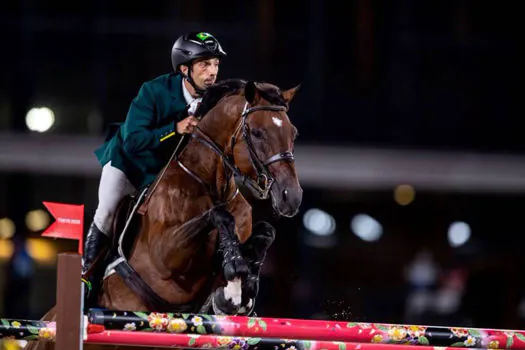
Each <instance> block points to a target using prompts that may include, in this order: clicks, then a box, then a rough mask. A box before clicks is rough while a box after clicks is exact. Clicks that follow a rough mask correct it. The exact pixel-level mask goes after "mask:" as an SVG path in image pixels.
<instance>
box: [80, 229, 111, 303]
mask: <svg viewBox="0 0 525 350" xmlns="http://www.w3.org/2000/svg"><path fill="white" fill-rule="evenodd" d="M109 244H110V239H109V237H108V236H106V235H105V234H104V233H103V232H102V231H100V230H99V229H98V227H97V226H96V225H95V223H94V222H92V223H91V226H90V227H89V231H88V233H87V235H86V241H85V242H84V255H83V256H82V276H84V282H85V283H86V286H85V288H84V309H85V310H87V309H88V308H90V307H96V306H97V302H98V293H99V292H100V285H101V282H102V277H103V276H102V272H103V267H104V266H103V264H101V263H100V262H101V260H104V259H103V258H102V257H100V258H98V260H97V257H98V256H99V255H100V253H101V252H102V250H103V249H104V248H109ZM95 260H96V261H95ZM93 264H94V265H93ZM88 272H89V275H86V274H87V273H88Z"/></svg>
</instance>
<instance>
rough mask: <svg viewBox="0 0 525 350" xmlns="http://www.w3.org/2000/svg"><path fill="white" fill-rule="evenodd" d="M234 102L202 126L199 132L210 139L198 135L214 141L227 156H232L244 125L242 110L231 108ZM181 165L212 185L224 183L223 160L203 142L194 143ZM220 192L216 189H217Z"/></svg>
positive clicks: (221, 106)
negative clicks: (235, 138) (240, 126)
mask: <svg viewBox="0 0 525 350" xmlns="http://www.w3.org/2000/svg"><path fill="white" fill-rule="evenodd" d="M230 101H231V99H228V100H227V101H225V102H223V103H221V104H219V105H218V106H216V107H215V108H213V109H212V110H210V111H209V112H208V113H207V114H206V116H204V117H203V119H202V120H201V121H200V122H199V128H200V129H201V130H202V132H203V133H204V134H205V135H206V136H203V135H202V134H200V132H199V131H196V133H197V136H198V137H199V138H202V139H204V140H208V138H209V139H210V140H212V141H213V142H214V143H215V144H216V145H217V146H218V147H219V148H220V149H221V150H222V151H223V152H224V154H231V152H232V149H231V139H232V136H233V134H234V132H235V131H236V128H237V126H238V124H239V122H240V120H239V119H240V115H241V108H242V107H240V106H238V105H237V104H235V105H231V104H230V103H229V102H230ZM179 159H180V160H181V162H182V163H183V164H184V166H186V167H187V168H188V169H190V170H191V171H192V172H194V173H195V174H197V175H198V176H199V178H201V180H203V181H204V182H205V183H207V184H209V185H214V186H218V185H219V182H220V181H222V180H224V178H223V176H222V175H223V173H224V162H223V159H222V158H221V157H220V156H219V155H218V154H217V153H216V152H215V151H214V150H212V149H211V148H210V147H209V146H207V145H206V144H204V143H203V142H201V141H197V140H192V142H191V143H190V144H188V146H187V147H186V149H185V150H184V152H183V154H181V156H180V157H179ZM215 188H216V187H215Z"/></svg>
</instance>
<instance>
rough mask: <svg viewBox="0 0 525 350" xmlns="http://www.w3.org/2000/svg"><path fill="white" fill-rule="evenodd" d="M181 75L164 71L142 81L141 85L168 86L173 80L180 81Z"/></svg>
mask: <svg viewBox="0 0 525 350" xmlns="http://www.w3.org/2000/svg"><path fill="white" fill-rule="evenodd" d="M181 81H182V76H181V75H180V74H179V73H166V74H162V75H159V76H157V77H155V78H152V79H150V80H147V81H146V82H144V84H143V85H147V86H149V87H155V88H159V87H165V88H169V87H170V86H171V85H172V84H173V83H175V82H181Z"/></svg>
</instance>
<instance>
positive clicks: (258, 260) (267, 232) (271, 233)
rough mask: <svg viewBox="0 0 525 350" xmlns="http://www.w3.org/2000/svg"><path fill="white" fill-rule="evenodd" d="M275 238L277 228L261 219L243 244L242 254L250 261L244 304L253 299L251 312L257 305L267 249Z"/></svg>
mask: <svg viewBox="0 0 525 350" xmlns="http://www.w3.org/2000/svg"><path fill="white" fill-rule="evenodd" d="M274 240H275V229H274V228H273V226H272V225H270V224H269V223H267V222H265V221H260V222H258V223H257V224H255V225H254V227H253V230H252V235H251V236H250V238H249V239H248V240H247V241H246V242H245V243H244V244H243V245H242V246H241V251H242V255H243V256H244V258H245V259H246V261H247V262H248V267H249V269H250V273H249V274H248V277H247V278H246V281H245V282H244V283H243V289H242V295H243V304H244V305H246V303H247V302H248V299H252V305H251V308H250V309H251V310H250V312H249V313H251V312H252V311H253V309H254V306H255V298H256V297H257V294H258V293H259V274H260V272H261V267H262V265H263V263H264V259H265V258H266V251H267V250H268V248H269V247H270V245H271V244H272V243H273V241H274Z"/></svg>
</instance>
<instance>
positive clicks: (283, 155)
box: [179, 102, 295, 199]
mask: <svg viewBox="0 0 525 350" xmlns="http://www.w3.org/2000/svg"><path fill="white" fill-rule="evenodd" d="M286 110H287V108H286V107H284V106H275V105H270V106H254V107H248V102H246V104H245V105H244V109H243V111H242V114H241V119H240V122H239V125H238V126H237V128H236V129H235V132H234V133H233V134H232V136H231V141H230V144H231V150H232V154H231V155H227V154H226V153H225V152H224V151H223V150H222V149H221V147H220V146H219V145H217V143H216V142H215V141H214V140H212V139H211V137H209V136H208V135H207V134H206V133H205V132H204V131H203V130H202V129H200V128H199V127H197V128H196V130H198V131H199V134H201V135H202V136H203V137H200V136H199V135H197V133H192V134H191V136H192V137H193V138H194V139H195V140H197V141H199V142H201V143H202V144H204V145H206V146H208V147H209V148H210V149H212V150H213V151H214V152H215V153H217V154H218V155H219V156H220V157H221V158H222V160H223V162H224V164H226V166H227V167H228V168H229V169H230V170H231V171H232V172H233V174H234V175H235V176H236V177H238V178H240V179H242V183H243V184H244V185H246V186H247V187H248V188H250V190H251V191H252V192H253V194H254V195H255V196H256V197H257V198H259V199H267V198H268V195H269V193H270V189H271V188H272V185H273V183H274V182H275V179H274V177H273V176H272V175H271V173H270V171H269V169H268V166H269V165H270V164H272V163H276V162H280V161H293V160H294V159H295V158H294V155H293V151H285V152H280V153H276V154H274V155H272V156H270V157H269V158H268V159H266V160H265V161H262V160H261V159H260V158H259V156H258V155H257V152H256V151H255V147H254V146H253V142H252V138H251V134H250V128H249V126H248V123H247V122H246V120H247V118H248V115H250V114H251V113H253V112H257V111H276V112H284V111H286ZM239 132H241V133H242V139H244V141H246V145H247V146H248V152H249V156H250V162H251V164H252V167H253V168H254V169H255V172H256V174H257V179H255V180H254V179H252V178H251V177H250V176H248V175H246V174H244V173H243V172H242V171H241V170H240V169H239V168H238V167H237V166H236V165H235V161H234V159H233V157H234V156H233V149H234V146H235V144H236V142H237V139H238V134H239ZM179 165H181V167H182V168H183V169H184V170H185V171H186V172H188V169H187V168H186V167H184V166H182V164H180V162H179ZM190 175H192V176H193V177H195V175H194V174H192V173H190ZM197 180H198V181H199V182H201V183H202V180H200V179H199V178H197Z"/></svg>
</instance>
